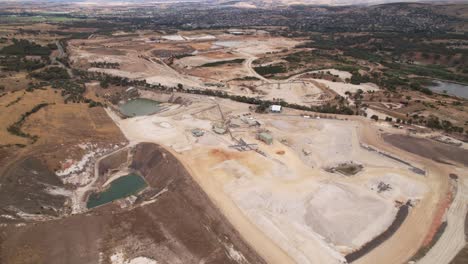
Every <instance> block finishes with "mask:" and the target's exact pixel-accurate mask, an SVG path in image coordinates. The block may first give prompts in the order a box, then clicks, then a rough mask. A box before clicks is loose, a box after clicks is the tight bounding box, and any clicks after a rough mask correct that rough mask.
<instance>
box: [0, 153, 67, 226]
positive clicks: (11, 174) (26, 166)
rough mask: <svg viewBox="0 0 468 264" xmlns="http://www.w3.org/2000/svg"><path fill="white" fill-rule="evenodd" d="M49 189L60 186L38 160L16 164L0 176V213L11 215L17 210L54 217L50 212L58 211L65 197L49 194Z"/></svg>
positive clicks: (53, 213) (51, 172) (62, 205)
mask: <svg viewBox="0 0 468 264" xmlns="http://www.w3.org/2000/svg"><path fill="white" fill-rule="evenodd" d="M50 186H52V187H53V186H62V182H61V181H60V180H59V179H58V178H57V176H56V175H55V173H54V172H53V171H50V170H49V169H48V168H47V167H46V166H45V165H44V163H42V162H41V161H40V160H39V159H37V158H34V157H28V158H26V159H22V160H20V161H17V162H16V163H14V164H13V165H12V166H11V167H9V169H8V170H7V171H6V172H5V173H4V175H2V177H1V185H0V212H1V213H2V214H8V215H13V216H14V215H15V213H14V211H15V209H19V210H21V211H23V212H26V213H30V214H37V213H40V214H45V215H54V216H56V215H58V214H59V213H58V212H57V211H55V210H54V209H56V210H62V208H63V207H64V203H65V200H66V198H65V197H64V196H59V195H51V194H49V193H48V192H47V188H48V187H50ZM3 220H4V218H1V219H0V222H1V221H3Z"/></svg>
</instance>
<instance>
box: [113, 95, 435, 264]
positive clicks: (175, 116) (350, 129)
mask: <svg viewBox="0 0 468 264" xmlns="http://www.w3.org/2000/svg"><path fill="white" fill-rule="evenodd" d="M203 98H205V99H203ZM218 103H220V104H221V109H222V111H223V114H224V116H228V118H231V117H234V116H236V115H238V114H241V113H242V112H243V111H246V107H245V108H243V107H242V106H243V104H239V103H234V102H229V101H226V100H221V101H218ZM213 105H214V104H213V102H210V100H209V98H206V97H199V98H198V99H197V103H192V104H191V105H190V106H184V107H179V108H176V109H173V110H169V111H166V112H164V113H162V114H161V115H153V116H144V117H135V118H131V119H125V120H119V119H118V118H117V117H116V116H114V120H116V122H117V123H118V125H119V127H120V128H121V129H122V131H123V133H124V134H125V135H126V137H127V138H128V139H129V140H130V141H131V142H142V141H144V142H158V143H160V144H162V145H164V146H167V147H169V148H170V149H172V150H174V151H175V152H176V153H178V154H177V157H178V158H179V159H180V160H181V161H182V162H183V163H184V164H186V165H187V168H188V169H189V170H190V171H191V173H192V176H193V177H194V178H195V180H196V181H197V182H198V183H199V184H200V186H201V187H202V188H203V190H204V191H205V192H206V193H207V194H208V195H209V196H210V198H211V199H212V200H213V201H214V202H215V204H216V205H217V206H218V207H219V208H220V209H221V211H222V212H223V214H224V215H226V216H227V217H228V219H230V221H231V223H232V224H233V225H234V226H235V228H236V229H237V230H239V232H240V233H241V235H242V236H243V237H244V239H246V240H247V241H249V243H250V245H251V246H252V247H253V248H254V249H255V250H256V251H257V252H258V253H259V254H260V255H261V256H262V257H263V258H264V259H265V260H266V261H267V262H269V263H314V261H317V260H319V262H320V263H340V262H344V256H345V254H346V253H349V252H351V251H353V250H355V249H358V248H359V247H360V246H362V245H363V244H364V243H366V242H368V241H370V240H371V239H372V238H373V237H375V236H377V235H378V234H380V233H382V232H383V231H385V229H386V228H387V227H389V226H390V224H391V223H392V221H393V219H394V217H395V215H396V211H397V207H396V205H397V204H396V201H398V202H406V201H407V200H408V199H410V200H412V201H413V203H414V205H415V207H414V208H413V209H412V210H411V213H410V216H409V220H408V221H410V223H411V222H412V220H411V219H412V218H414V214H416V213H413V212H421V210H425V209H424V208H425V207H426V206H428V205H429V204H430V203H431V202H433V199H434V198H431V199H429V203H427V202H423V201H425V200H426V199H428V198H427V195H428V194H429V193H432V192H434V191H435V190H437V189H433V188H436V187H437V185H433V184H427V183H425V182H424V177H422V176H421V175H418V174H416V173H414V172H412V171H411V170H410V167H409V166H408V165H407V164H404V163H401V162H398V161H395V160H393V159H389V158H386V157H384V156H383V155H379V154H378V153H376V152H372V151H368V150H366V149H364V148H362V147H361V145H360V139H359V133H361V132H360V130H358V129H357V128H358V127H360V121H359V122H358V121H352V122H351V121H339V120H323V119H322V120H314V119H309V120H305V119H303V118H301V117H294V116H288V117H283V116H281V115H268V116H254V118H256V119H258V120H259V122H261V124H263V125H262V127H263V129H268V130H269V131H270V133H271V134H272V135H273V136H274V138H275V142H274V144H273V145H271V146H268V145H264V144H263V143H259V148H260V150H261V151H263V152H264V153H265V156H262V155H259V154H257V153H255V152H237V151H235V150H233V149H230V148H229V145H231V144H234V142H233V141H232V140H231V139H230V137H229V136H228V135H224V136H221V135H217V134H214V133H212V132H211V124H212V123H213V122H215V121H220V120H221V115H220V113H219V110H217V109H216V108H213ZM204 109H206V110H204ZM193 128H199V129H202V130H205V131H206V132H205V135H204V136H202V137H201V138H195V137H193V136H192V135H191V132H190V131H191V130H192V129H193ZM255 131H256V129H255V128H247V127H241V128H235V129H232V131H231V132H232V133H233V135H235V136H236V137H242V138H243V139H244V140H246V141H247V142H252V141H253V142H255V143H258V141H256V140H255ZM215 142H216V143H215ZM281 142H282V143H281ZM215 144H216V145H215ZM214 146H216V147H214ZM280 150H281V153H283V154H281V155H278V154H277V153H279V152H278V151H280ZM350 161H353V162H356V163H358V164H363V166H364V170H363V171H361V172H359V173H358V174H357V175H356V176H352V177H344V176H341V175H337V174H331V173H328V172H326V171H325V170H324V169H325V168H327V167H329V166H335V165H337V164H338V163H342V162H350ZM431 175H432V174H431ZM380 182H384V183H386V184H389V185H390V186H391V189H390V190H388V191H379V190H378V184H379V183H380ZM350 197H352V199H350ZM435 200H437V198H435ZM350 201H352V202H350ZM324 205H326V206H324ZM420 207H422V208H420ZM430 212H431V211H429V212H428V213H427V214H428V215H431V214H430ZM405 224H406V221H405V223H404V224H403V227H405ZM429 224H430V222H429ZM405 228H408V227H405ZM425 228H428V225H423V226H422V227H421V228H420V230H421V231H422V233H421V237H422V235H423V234H424V230H427V229H425ZM399 233H400V230H398V231H397V234H399ZM410 233H411V232H410ZM412 234H414V233H412ZM416 234H417V233H416ZM392 238H393V237H392ZM419 239H420V238H419V236H418V238H417V241H420V240H419ZM421 239H422V238H421ZM386 244H387V242H385V243H384V244H382V246H384V245H386ZM416 245H417V244H416ZM379 248H380V247H378V248H377V249H379ZM415 250H417V247H415V248H414V249H413V248H409V249H406V250H403V252H405V254H406V255H405V256H410V255H411V252H414V251H415ZM365 259H366V258H365V257H364V258H363V260H362V261H363V263H366V262H365V261H366V260H365ZM379 259H380V260H382V262H379V263H392V262H384V258H381V257H380V256H379ZM360 261H361V260H360Z"/></svg>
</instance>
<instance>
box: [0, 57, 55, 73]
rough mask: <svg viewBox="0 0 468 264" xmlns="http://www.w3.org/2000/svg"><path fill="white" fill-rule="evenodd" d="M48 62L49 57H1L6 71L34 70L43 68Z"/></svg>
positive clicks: (0, 62)
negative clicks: (44, 58)
mask: <svg viewBox="0 0 468 264" xmlns="http://www.w3.org/2000/svg"><path fill="white" fill-rule="evenodd" d="M46 64H48V58H47V59H46V60H43V59H40V60H39V59H27V58H24V57H19V56H6V57H3V58H0V65H1V66H3V70H5V71H16V72H18V71H21V70H26V71H34V70H37V69H40V68H43V67H44V66H46Z"/></svg>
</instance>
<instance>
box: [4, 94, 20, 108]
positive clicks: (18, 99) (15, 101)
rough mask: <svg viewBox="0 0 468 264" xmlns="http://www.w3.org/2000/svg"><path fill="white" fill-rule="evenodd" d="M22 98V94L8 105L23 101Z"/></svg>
mask: <svg viewBox="0 0 468 264" xmlns="http://www.w3.org/2000/svg"><path fill="white" fill-rule="evenodd" d="M21 99H23V97H22V96H20V97H18V98H16V99H15V100H14V101H11V102H9V103H8V104H7V105H6V107H10V106H12V105H14V104H16V103H18V102H19V101H21Z"/></svg>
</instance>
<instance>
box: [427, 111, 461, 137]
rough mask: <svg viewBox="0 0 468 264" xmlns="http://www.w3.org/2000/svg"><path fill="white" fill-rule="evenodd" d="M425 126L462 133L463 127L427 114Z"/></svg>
mask: <svg viewBox="0 0 468 264" xmlns="http://www.w3.org/2000/svg"><path fill="white" fill-rule="evenodd" d="M426 126H427V127H429V128H432V129H440V130H444V131H445V132H458V133H463V130H464V129H463V127H458V126H454V125H453V124H452V122H450V121H448V120H442V121H441V120H439V118H438V117H436V116H433V115H431V116H429V118H428V119H427V120H426Z"/></svg>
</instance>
